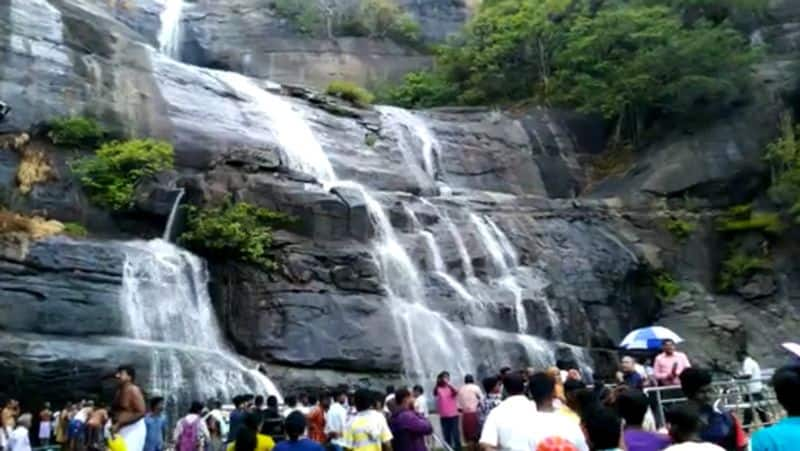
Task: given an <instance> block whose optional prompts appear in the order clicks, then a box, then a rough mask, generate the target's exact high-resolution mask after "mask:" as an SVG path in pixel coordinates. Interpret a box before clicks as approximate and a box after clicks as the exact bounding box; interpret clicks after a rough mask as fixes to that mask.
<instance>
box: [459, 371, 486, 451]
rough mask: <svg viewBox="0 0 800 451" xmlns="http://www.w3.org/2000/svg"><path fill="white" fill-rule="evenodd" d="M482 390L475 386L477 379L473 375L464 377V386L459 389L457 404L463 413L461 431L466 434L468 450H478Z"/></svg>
mask: <svg viewBox="0 0 800 451" xmlns="http://www.w3.org/2000/svg"><path fill="white" fill-rule="evenodd" d="M481 396H482V394H481V388H480V387H478V385H477V384H475V378H474V377H472V375H471V374H467V375H466V376H464V385H463V386H461V388H459V389H458V395H457V396H456V402H457V404H458V410H459V411H460V412H461V431H462V432H463V433H464V441H465V442H466V445H467V449H468V450H473V449H476V448H477V444H478V439H479V438H480V435H481V431H480V430H479V429H478V423H479V422H480V421H479V418H478V404H479V403H480V401H481Z"/></svg>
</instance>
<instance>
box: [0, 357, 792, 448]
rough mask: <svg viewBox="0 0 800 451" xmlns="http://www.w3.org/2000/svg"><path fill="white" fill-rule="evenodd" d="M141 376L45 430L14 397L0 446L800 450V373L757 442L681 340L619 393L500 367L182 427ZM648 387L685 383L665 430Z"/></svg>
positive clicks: (121, 372) (745, 360)
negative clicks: (427, 385)
mask: <svg viewBox="0 0 800 451" xmlns="http://www.w3.org/2000/svg"><path fill="white" fill-rule="evenodd" d="M740 358H741V359H742V373H743V374H744V376H747V377H751V378H752V379H753V380H752V381H750V382H748V384H749V388H750V389H749V390H748V392H749V395H748V396H750V398H748V400H754V401H757V400H758V399H756V395H757V394H760V393H761V390H762V389H763V386H762V385H756V384H762V382H761V381H760V374H757V373H760V368H758V364H757V363H755V361H754V360H752V359H751V358H749V357H748V356H747V355H746V354H742V355H740ZM135 375H136V372H135V370H134V369H133V368H132V367H129V366H123V367H120V368H119V369H118V371H117V373H116V379H117V381H118V389H117V393H116V396H115V397H114V399H113V402H112V403H111V405H110V406H109V407H106V406H104V405H102V404H99V403H97V404H95V403H93V402H91V401H83V402H81V403H74V404H67V405H66V406H65V407H64V408H63V409H62V410H60V411H56V412H54V411H52V410H51V408H50V406H49V405H47V404H46V405H45V406H44V408H43V409H41V410H40V411H39V413H38V422H36V423H37V424H38V430H37V431H32V430H31V428H32V426H33V424H34V418H33V415H32V414H30V413H21V412H20V411H21V409H20V405H19V403H18V402H16V401H14V400H9V401H8V402H6V404H5V406H4V408H3V409H2V426H3V427H2V428H1V429H2V430H0V451H31V449H32V447H31V443H32V442H37V441H38V444H40V445H42V446H47V445H49V444H50V443H51V441H53V442H55V444H54V445H53V446H58V447H60V449H61V450H62V451H86V450H91V451H99V450H106V449H107V450H109V451H165V450H167V449H169V450H173V449H174V450H176V451H323V449H325V450H327V451H345V450H348V451H390V450H392V451H428V450H431V449H435V448H445V449H447V450H448V451H461V450H462V449H464V448H466V450H467V451H478V450H482V451H589V450H591V451H601V450H606V451H616V450H627V451H659V450H667V451H720V450H724V451H744V450H746V449H748V447H750V449H752V450H753V451H789V450H797V449H800V366H787V367H784V368H781V369H779V370H778V371H776V372H775V374H774V376H773V379H772V385H773V387H774V389H775V392H776V394H777V398H778V401H779V402H780V404H781V405H782V406H783V408H784V409H785V411H786V413H787V415H788V416H787V417H786V418H784V419H783V420H781V421H780V422H778V423H777V424H775V425H772V426H769V427H764V428H762V429H760V430H758V431H756V432H755V433H754V434H753V435H752V437H748V431H746V430H745V428H744V427H743V426H742V423H741V422H740V421H739V420H738V419H737V418H736V416H735V415H734V414H733V413H732V412H729V411H726V410H725V409H724V408H720V406H719V405H717V403H715V392H714V390H713V388H712V375H711V373H710V372H709V371H706V370H702V369H697V368H693V367H692V366H691V364H690V362H689V359H688V358H687V357H686V356H685V355H684V354H682V353H680V352H678V351H677V350H676V349H675V344H674V343H672V342H669V341H667V342H665V343H664V349H663V352H662V353H661V354H659V355H658V356H657V357H656V359H655V361H654V365H653V370H652V372H648V371H643V370H642V369H641V368H639V365H638V364H637V363H636V361H635V360H634V359H632V358H630V357H629V356H625V357H624V358H623V359H622V361H621V368H620V372H619V373H618V374H617V381H616V382H617V383H616V385H605V384H602V383H599V382H597V381H596V382H595V384H594V386H589V385H587V384H586V382H585V381H584V378H583V377H582V375H581V372H580V370H578V369H577V368H562V369H560V368H557V367H553V368H542V369H535V368H527V369H525V370H521V371H512V370H511V369H510V368H502V369H500V370H499V371H497V372H496V374H490V375H488V376H486V377H484V378H483V379H482V380H481V381H480V382H481V383H480V385H478V384H477V383H476V380H475V378H474V377H473V376H472V375H466V376H465V377H464V379H463V384H461V385H460V386H458V387H456V386H455V385H454V383H453V381H451V379H450V375H449V374H448V373H447V372H442V373H441V374H439V375H438V377H437V378H436V381H435V384H434V385H433V386H432V389H431V391H430V393H426V391H425V389H424V388H423V387H422V386H420V385H417V386H414V387H410V388H406V387H399V388H396V387H393V386H390V387H387V388H386V390H385V391H384V392H376V391H370V390H367V389H363V388H361V389H353V388H351V387H340V388H338V389H336V390H333V391H326V392H322V393H320V394H318V395H317V396H309V395H299V396H289V397H287V398H286V400H285V403H284V405H283V406H281V405H279V400H278V398H276V397H275V396H269V397H266V398H265V397H264V396H260V395H240V396H236V397H235V398H234V399H233V404H234V406H233V410H232V411H230V412H228V411H226V410H225V409H223V405H222V403H221V402H219V401H210V402H207V403H206V404H203V403H201V402H193V403H191V405H190V406H189V408H188V410H187V412H186V413H185V415H184V416H183V417H182V418H180V419H178V420H177V421H175V422H174V426H171V424H170V423H169V422H168V421H167V418H166V417H165V414H164V399H163V398H160V397H153V398H151V399H150V400H149V403H148V405H147V406H146V405H145V398H144V395H143V393H142V390H140V388H139V387H138V386H137V385H136V383H135ZM648 384H656V385H664V386H667V387H671V386H674V389H675V391H677V392H679V394H680V395H681V396H684V397H686V398H688V401H686V402H683V403H679V404H676V405H675V406H673V407H672V408H670V409H669V410H668V411H667V412H666V415H665V417H664V418H663V419H662V420H663V422H662V421H659V418H657V417H656V415H655V413H656V412H654V409H653V408H652V407H653V406H652V400H651V398H650V397H648V396H647V395H646V394H645V393H644V391H642V389H643V388H644V387H645V386H646V385H648ZM665 393H666V391H665ZM761 399H763V398H761ZM429 406H435V412H436V414H437V415H438V422H439V427H440V429H441V435H434V429H435V428H434V424H433V423H432V420H434V418H433V415H432V414H431V412H430V411H429ZM656 410H660V409H656ZM759 414H761V412H759ZM761 421H762V423H764V424H766V423H769V418H767V417H762V418H761ZM748 423H749V422H748V421H747V420H746V421H745V424H748ZM434 438H435V439H436V440H434Z"/></svg>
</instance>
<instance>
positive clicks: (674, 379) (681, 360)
mask: <svg viewBox="0 0 800 451" xmlns="http://www.w3.org/2000/svg"><path fill="white" fill-rule="evenodd" d="M662 350H663V352H662V353H661V354H659V355H657V356H656V361H655V363H654V364H653V374H654V376H655V378H656V380H657V381H658V385H680V384H681V380H680V375H681V373H682V372H683V370H685V369H686V368H690V367H691V366H692V364H691V363H689V358H688V357H686V354H684V353H682V352H680V351H676V350H675V342H674V341H672V340H669V339H667V340H664V344H663V346H662Z"/></svg>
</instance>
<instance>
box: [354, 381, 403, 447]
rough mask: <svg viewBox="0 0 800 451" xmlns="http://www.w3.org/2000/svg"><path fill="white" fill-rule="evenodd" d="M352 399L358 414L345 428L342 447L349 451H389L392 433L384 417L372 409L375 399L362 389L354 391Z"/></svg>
mask: <svg viewBox="0 0 800 451" xmlns="http://www.w3.org/2000/svg"><path fill="white" fill-rule="evenodd" d="M354 398H355V399H354V401H355V406H356V411H357V412H358V413H356V416H355V417H354V418H353V419H352V420H351V421H350V423H349V424H348V425H347V427H346V428H345V431H344V436H343V439H342V443H343V444H344V447H345V448H347V449H349V450H350V451H391V449H392V445H391V442H392V438H393V437H392V431H391V430H390V429H389V424H388V423H387V422H386V417H385V416H383V414H381V412H378V411H376V410H374V409H373V408H372V407H373V405H374V403H375V401H376V399H374V397H373V395H372V394H371V393H370V392H369V391H368V390H364V389H360V390H356V394H355V397H354ZM381 399H383V398H381Z"/></svg>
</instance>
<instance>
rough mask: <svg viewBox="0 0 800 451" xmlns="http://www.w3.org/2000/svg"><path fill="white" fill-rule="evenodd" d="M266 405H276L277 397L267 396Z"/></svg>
mask: <svg viewBox="0 0 800 451" xmlns="http://www.w3.org/2000/svg"><path fill="white" fill-rule="evenodd" d="M267 406H268V407H278V397H277V396H274V395H269V396H267Z"/></svg>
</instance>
